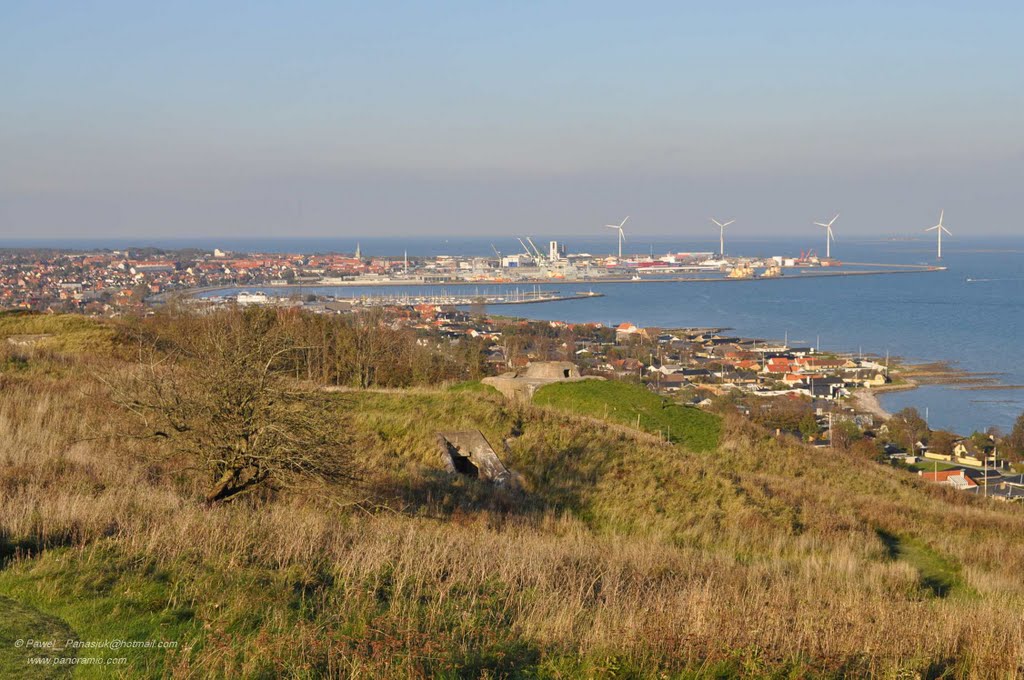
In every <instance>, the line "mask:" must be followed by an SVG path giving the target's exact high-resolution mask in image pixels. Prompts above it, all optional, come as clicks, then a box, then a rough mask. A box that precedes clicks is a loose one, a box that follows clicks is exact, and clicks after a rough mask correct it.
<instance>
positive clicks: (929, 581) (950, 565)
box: [876, 529, 973, 597]
mask: <svg viewBox="0 0 1024 680" xmlns="http://www.w3.org/2000/svg"><path fill="white" fill-rule="evenodd" d="M876 533H877V534H878V537H879V538H880V539H881V541H882V543H884V544H885V547H886V550H887V551H888V553H889V557H890V558H892V559H894V560H903V561H905V562H906V563H907V564H909V565H910V566H912V567H914V569H916V570H917V573H918V574H919V575H920V583H921V587H922V588H924V589H925V590H927V591H930V592H931V593H932V595H934V596H936V597H948V596H950V595H954V594H957V595H971V594H973V591H972V590H971V589H970V588H968V587H967V585H966V584H965V583H964V580H963V577H962V576H961V575H960V565H959V564H957V563H956V562H954V561H953V560H952V559H950V558H948V557H946V556H944V555H942V554H940V553H938V552H936V551H935V550H933V549H932V548H930V547H928V545H926V544H925V543H924V542H923V541H921V540H920V539H916V538H910V537H906V536H897V535H896V534H892V533H889V532H887V531H883V530H881V529H878V530H877V531H876Z"/></svg>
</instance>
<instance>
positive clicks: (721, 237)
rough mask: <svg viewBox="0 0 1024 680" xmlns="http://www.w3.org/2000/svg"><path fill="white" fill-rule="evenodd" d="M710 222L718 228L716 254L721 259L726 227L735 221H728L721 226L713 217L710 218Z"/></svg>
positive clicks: (723, 254) (723, 250)
mask: <svg viewBox="0 0 1024 680" xmlns="http://www.w3.org/2000/svg"><path fill="white" fill-rule="evenodd" d="M711 221H712V222H714V223H715V226H717V227H718V254H719V255H721V256H722V257H725V228H726V227H728V226H729V225H730V224H732V223H733V222H735V221H736V220H729V221H728V222H726V223H725V224H722V223H721V222H719V221H718V220H716V219H715V218H714V217H712V218H711Z"/></svg>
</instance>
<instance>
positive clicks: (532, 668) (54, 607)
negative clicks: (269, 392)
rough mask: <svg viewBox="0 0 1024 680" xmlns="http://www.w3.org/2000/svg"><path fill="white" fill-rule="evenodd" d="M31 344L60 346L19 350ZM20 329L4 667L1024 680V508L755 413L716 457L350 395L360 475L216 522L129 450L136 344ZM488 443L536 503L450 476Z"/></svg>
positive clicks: (38, 325)
mask: <svg viewBox="0 0 1024 680" xmlns="http://www.w3.org/2000/svg"><path fill="white" fill-rule="evenodd" d="M25 333H36V334H40V333H42V334H51V335H52V336H53V337H51V338H44V339H41V340H39V341H37V342H36V344H34V345H32V346H31V347H30V348H25V347H21V346H15V345H12V344H10V343H6V341H5V339H4V338H5V337H7V336H10V335H14V334H25ZM0 334H3V335H4V337H0V344H2V346H3V349H2V352H3V356H0V367H2V371H0V447H2V448H0V558H2V567H0V610H6V612H7V615H6V616H5V617H4V620H3V622H2V623H0V644H3V645H4V647H3V648H2V649H0V675H3V676H4V677H8V676H11V677H16V675H14V674H16V673H24V674H26V677H44V675H43V674H42V672H40V674H37V675H36V676H32V675H29V674H28V670H30V669H27V668H26V665H25V664H26V661H25V657H26V653H25V652H23V651H21V650H17V649H14V648H12V647H11V645H10V644H8V641H9V640H10V639H15V638H31V637H33V636H36V637H38V636H43V635H48V634H52V633H46V631H47V630H53V629H55V628H56V629H60V630H63V628H61V627H66V629H67V630H70V631H73V635H74V637H75V638H77V639H80V640H104V639H111V638H119V639H125V640H165V641H173V642H175V643H176V646H174V647H173V648H169V649H126V650H120V651H117V652H115V651H112V650H98V651H97V652H96V655H97V656H100V657H111V656H125V657H127V658H128V664H127V665H126V666H122V667H121V669H120V670H119V671H113V673H117V672H120V673H122V674H123V675H125V676H129V677H140V676H141V677H182V678H192V677H252V678H272V677H282V676H284V677H309V678H311V677H324V676H340V677H350V676H351V677H367V678H376V677H402V678H427V677H471V678H475V677H545V678H570V677H679V678H702V677H823V678H830V677H866V676H875V677H886V678H911V677H921V678H924V677H929V678H939V677H948V678H988V677H992V678H996V677H999V678H1006V677H1016V676H1018V675H1020V674H1021V673H1022V668H1024V666H1022V660H1024V656H1022V654H1024V621H1022V617H1021V615H1020V613H1021V611H1024V579H1022V578H1021V574H1022V573H1024V541H1022V539H1021V537H1022V536H1024V514H1022V513H1021V512H1020V510H1019V509H1018V508H1017V507H1010V506H1007V505H1000V504H997V503H995V502H986V501H984V500H983V499H976V498H968V497H966V496H964V495H958V494H956V493H955V492H953V491H950V490H943V489H939V488H937V487H929V486H926V485H925V484H923V483H921V482H920V481H918V480H917V478H916V477H914V476H913V475H912V474H909V473H907V472H905V471H901V470H895V469H890V468H887V467H883V466H880V465H878V464H877V463H875V462H873V461H870V460H866V459H863V458H858V457H856V456H855V455H854V454H843V453H836V454H832V453H823V452H821V451H818V450H814V449H811V448H807V447H804V446H802V445H800V444H798V443H796V442H793V441H789V440H780V439H776V438H775V437H772V436H769V435H768V434H766V433H764V432H763V431H761V430H759V429H757V428H755V427H754V426H752V425H750V424H748V423H745V422H742V421H731V420H730V421H725V422H722V423H718V422H716V423H715V424H714V427H715V428H716V434H717V435H718V437H719V443H718V446H717V447H716V448H715V449H714V450H710V451H700V452H697V451H693V450H689V449H687V448H686V447H685V446H684V445H681V444H675V443H669V442H666V441H665V440H664V437H661V436H657V435H652V434H650V433H646V432H642V431H637V430H633V429H632V428H630V427H628V426H625V425H623V424H622V422H619V421H616V420H615V419H614V418H609V419H605V418H602V417H601V414H596V415H586V414H582V413H571V412H568V411H566V410H563V409H560V408H558V405H557V404H554V405H551V404H549V405H548V406H544V407H541V406H531V405H513V404H510V403H509V402H506V401H505V400H503V399H502V398H501V397H500V396H498V395H497V394H496V393H493V392H491V391H490V390H488V389H486V388H483V387H481V386H479V385H476V384H468V385H462V386H458V387H455V388H450V387H445V386H437V387H419V388H410V389H407V390H387V391H373V390H348V391H341V392H337V393H330V394H328V395H327V396H326V398H329V399H331V400H332V402H333V404H334V407H335V408H336V410H337V413H338V415H339V418H338V427H343V428H346V433H347V435H348V436H349V437H350V438H351V441H352V447H353V453H354V463H355V465H356V470H357V474H356V479H355V481H354V482H352V483H349V484H345V485H341V486H339V487H338V488H331V487H317V488H311V489H304V490H279V491H261V492H258V493H253V494H250V495H247V496H246V497H244V498H242V499H240V500H238V501H237V502H234V503H224V504H213V505H211V504H208V503H204V502H203V499H204V483H205V480H204V479H203V478H202V476H201V475H199V474H198V473H196V472H195V471H194V470H192V469H190V468H189V466H188V465H187V464H185V461H182V460H179V459H178V458H177V457H176V455H175V452H174V450H173V442H172V441H169V440H165V439H160V438H156V439H152V438H150V439H142V438H134V437H129V436H127V435H126V433H127V432H129V426H128V424H127V421H126V416H125V415H124V414H122V413H121V411H120V410H119V409H117V408H115V407H114V406H113V405H112V402H111V395H110V387H109V381H108V380H107V379H106V378H105V376H109V375H112V374H114V373H115V372H117V371H118V370H124V369H125V368H126V367H128V369H129V370H130V369H131V364H132V362H133V359H132V356H131V353H130V352H127V351H119V350H117V349H116V347H115V348H113V349H112V345H111V343H112V340H111V337H112V335H111V334H110V333H109V332H108V331H107V329H105V328H103V327H101V326H99V325H96V324H92V323H91V322H90V324H87V325H86V326H81V325H79V323H78V322H77V321H76V322H74V323H69V322H67V321H61V320H60V319H59V318H58V319H52V320H39V319H36V318H32V319H31V320H30V322H26V323H25V324H24V325H19V322H16V321H11V320H7V321H4V322H3V323H0ZM296 389H307V390H317V389H318V388H317V386H316V385H313V384H310V383H303V384H302V386H297V387H296ZM588 389H591V388H590V387H588ZM636 389H639V388H636ZM563 396H564V395H563ZM702 415H703V414H702ZM470 428H472V429H480V430H481V431H482V432H483V433H484V434H485V435H486V436H487V437H488V439H489V440H490V441H491V443H492V444H494V445H495V448H496V449H498V450H499V453H500V455H501V456H502V457H503V459H504V461H505V463H506V464H507V465H508V466H509V467H510V468H512V469H514V470H515V471H516V472H517V473H518V474H519V475H520V476H521V478H522V489H520V490H511V489H500V488H494V487H491V486H489V485H487V484H484V483H481V482H477V481H475V480H470V479H463V478H458V479H454V478H451V477H449V476H447V475H446V474H444V472H443V469H442V467H441V463H440V459H439V456H438V453H437V448H436V442H435V433H436V432H437V431H439V430H459V429H470ZM719 430H720V432H719ZM158 454H159V455H158ZM54 670H55V672H56V669H54ZM32 672H33V673H34V672H35V670H32ZM111 673H112V671H111V670H110V668H109V667H99V666H79V667H78V668H77V669H76V675H78V676H81V677H109V676H110V675H111Z"/></svg>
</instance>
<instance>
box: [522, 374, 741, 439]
mask: <svg viewBox="0 0 1024 680" xmlns="http://www.w3.org/2000/svg"><path fill="white" fill-rule="evenodd" d="M533 403H535V404H538V405H540V406H553V407H555V408H559V409H563V410H566V411H569V412H572V413H577V414H580V415H586V416H591V417H594V418H601V419H602V420H608V421H612V422H617V423H621V424H623V425H630V426H633V427H639V429H641V430H643V431H645V432H650V433H651V434H656V435H660V436H663V437H666V438H668V440H669V441H671V442H672V443H675V444H682V445H683V446H685V447H686V448H688V449H690V450H692V451H699V452H708V451H713V450H714V449H715V448H717V447H718V442H719V439H720V437H721V434H722V422H721V418H719V417H718V416H717V415H714V414H712V413H706V412H704V411H701V410H700V409H697V408H694V407H691V406H680V405H679V404H676V403H673V402H672V401H670V400H669V399H666V398H664V397H662V396H659V395H657V394H655V393H653V392H651V391H650V390H648V389H646V388H644V387H641V386H639V385H632V384H630V383H625V382H620V381H616V380H583V381H580V382H567V383H554V384H552V385H547V386H545V387H542V388H541V389H539V390H537V393H536V394H535V395H534V397H533Z"/></svg>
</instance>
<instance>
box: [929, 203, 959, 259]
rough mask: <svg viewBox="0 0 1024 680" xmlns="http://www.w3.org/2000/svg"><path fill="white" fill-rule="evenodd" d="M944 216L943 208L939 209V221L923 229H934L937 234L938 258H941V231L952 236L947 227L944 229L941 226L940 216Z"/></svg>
mask: <svg viewBox="0 0 1024 680" xmlns="http://www.w3.org/2000/svg"><path fill="white" fill-rule="evenodd" d="M945 216H946V211H945V209H942V210H940V211H939V223H938V224H936V225H935V226H934V227H929V228H927V229H925V231H934V232H935V233H936V234H938V236H939V259H940V260H941V259H942V232H946V234H947V235H948V236H952V235H953V232H951V231H950V230H949V229H946V228H945V227H944V226H942V218H943V217H945Z"/></svg>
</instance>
